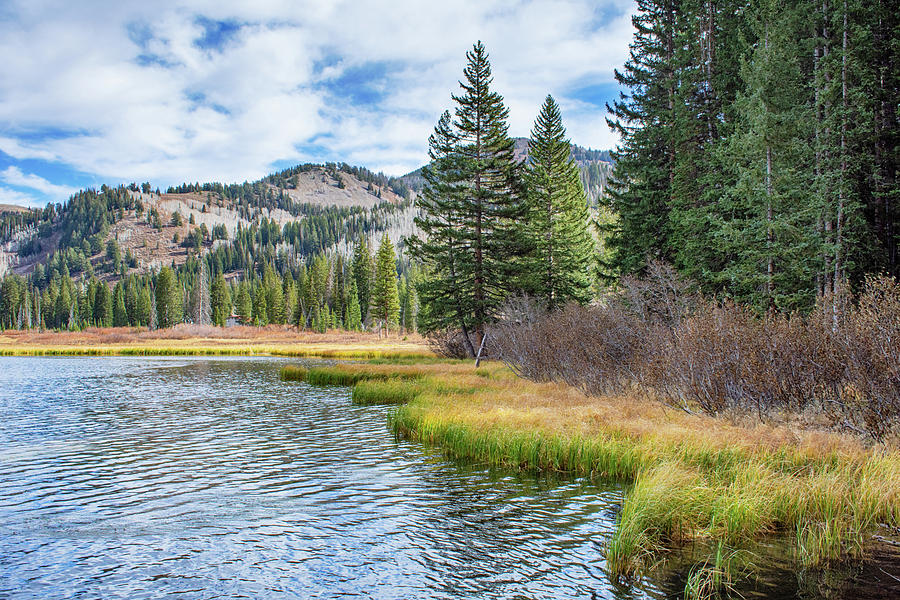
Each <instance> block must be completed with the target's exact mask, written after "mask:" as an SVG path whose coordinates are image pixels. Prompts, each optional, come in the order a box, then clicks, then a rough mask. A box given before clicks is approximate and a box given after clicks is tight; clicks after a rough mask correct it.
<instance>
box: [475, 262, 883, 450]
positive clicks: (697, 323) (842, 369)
mask: <svg viewBox="0 0 900 600" xmlns="http://www.w3.org/2000/svg"><path fill="white" fill-rule="evenodd" d="M505 315H506V318H505V319H504V320H503V321H501V322H500V323H498V324H497V325H496V326H494V327H493V328H492V330H491V333H490V336H491V337H490V339H491V341H492V348H491V349H492V352H493V353H494V354H495V355H496V356H497V357H498V358H500V359H501V360H503V361H504V362H506V363H507V364H509V365H510V366H511V367H512V368H513V369H514V370H515V371H516V372H517V373H519V374H521V375H522V376H524V377H528V378H530V379H535V380H544V381H546V380H558V381H565V382H567V383H569V384H571V385H574V386H577V387H579V388H581V389H583V390H585V391H587V392H588V393H606V392H610V391H616V390H620V389H622V388H623V387H625V386H628V385H635V384H636V385H640V386H642V387H643V388H644V389H646V390H648V391H653V392H654V393H655V395H656V396H659V397H663V398H666V399H667V401H669V402H672V403H673V404H676V405H678V406H681V407H682V408H684V409H686V410H701V411H703V412H706V413H708V414H719V413H722V412H726V411H727V412H730V413H744V414H755V415H756V416H758V417H759V418H760V419H771V418H776V417H778V416H782V415H785V414H797V413H808V412H810V411H812V412H815V413H817V414H824V415H826V416H828V417H830V419H831V423H832V425H833V426H834V427H835V428H837V429H849V430H853V431H856V432H858V433H864V434H866V435H869V436H871V437H872V438H874V439H876V440H884V439H885V438H886V437H888V436H890V435H892V434H893V433H897V432H900V285H898V283H897V282H896V281H894V280H893V279H889V278H872V279H870V280H868V281H867V282H866V284H865V287H864V289H863V291H862V293H861V294H860V295H859V296H858V298H856V299H855V302H851V299H850V298H849V295H848V294H846V293H842V294H838V295H837V296H836V297H828V298H824V299H823V300H822V301H821V302H820V303H819V305H818V306H817V307H816V309H815V310H814V311H813V312H812V314H810V315H807V316H801V315H797V314H791V315H786V314H777V313H770V314H767V315H765V316H762V317H760V316H759V315H757V314H755V313H753V312H752V311H751V310H750V309H748V308H745V307H742V306H738V305H735V304H732V303H715V302H711V301H709V300H705V299H703V298H702V297H701V296H699V295H698V294H696V293H694V292H693V291H692V290H691V287H690V286H689V285H688V284H686V283H685V282H683V281H680V280H679V279H678V278H677V276H676V275H675V274H674V272H673V271H671V269H669V268H666V267H663V266H660V265H656V266H654V267H653V268H652V269H651V273H650V277H648V278H646V279H643V280H637V279H632V280H626V281H625V282H624V284H623V286H622V290H621V292H620V293H619V294H616V295H613V296H611V297H609V298H607V299H605V301H604V302H603V303H602V304H598V305H594V306H590V307H581V306H577V305H569V306H566V307H564V308H562V309H561V310H558V311H555V312H553V313H549V314H548V313H547V312H546V311H545V310H544V309H543V307H541V306H540V305H539V304H536V303H535V302H533V301H530V300H528V299H525V298H520V299H516V300H514V301H513V302H511V303H510V304H509V306H508V307H507V310H506V311H505Z"/></svg>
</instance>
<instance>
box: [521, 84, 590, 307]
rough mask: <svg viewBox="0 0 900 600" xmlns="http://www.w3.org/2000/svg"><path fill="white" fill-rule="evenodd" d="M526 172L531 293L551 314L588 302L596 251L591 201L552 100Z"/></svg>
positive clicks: (543, 110)
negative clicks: (543, 303)
mask: <svg viewBox="0 0 900 600" xmlns="http://www.w3.org/2000/svg"><path fill="white" fill-rule="evenodd" d="M528 155H529V158H530V161H531V164H530V167H529V169H528V171H527V172H526V177H525V181H526V183H527V188H528V194H527V214H526V220H525V232H526V235H527V236H528V239H529V241H530V243H531V244H533V247H532V248H531V252H530V253H529V256H528V273H527V286H526V287H527V289H528V291H529V292H530V293H532V294H534V295H535V296H537V297H539V298H541V299H543V301H544V302H545V304H546V306H547V309H548V310H553V309H555V308H557V307H558V306H561V305H563V304H565V303H567V302H569V301H575V302H580V303H582V304H584V303H586V302H588V301H589V300H590V298H591V273H592V271H593V266H594V260H595V254H596V249H595V246H594V240H593V238H592V237H591V232H590V231H589V230H588V222H589V221H588V210H587V198H586V197H585V194H584V189H583V188H582V186H581V180H580V178H579V172H578V166H577V165H576V164H575V161H574V160H573V159H572V156H571V145H570V143H569V140H568V139H566V129H565V127H563V123H562V114H561V113H560V111H559V106H558V105H557V104H556V101H555V100H553V97H552V96H547V98H546V99H545V100H544V104H543V106H542V107H541V113H540V114H539V115H538V118H537V120H536V121H535V123H534V129H532V131H531V143H530V144H529V146H528Z"/></svg>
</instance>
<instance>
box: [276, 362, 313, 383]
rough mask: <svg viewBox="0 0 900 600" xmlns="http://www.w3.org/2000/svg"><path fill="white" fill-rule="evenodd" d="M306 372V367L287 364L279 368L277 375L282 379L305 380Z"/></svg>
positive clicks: (307, 372) (307, 370)
mask: <svg viewBox="0 0 900 600" xmlns="http://www.w3.org/2000/svg"><path fill="white" fill-rule="evenodd" d="M308 374H309V369H307V368H306V367H300V366H296V365H287V366H286V367H282V368H281V371H280V372H279V374H278V375H279V377H280V378H281V380H282V381H306V376H307V375H308Z"/></svg>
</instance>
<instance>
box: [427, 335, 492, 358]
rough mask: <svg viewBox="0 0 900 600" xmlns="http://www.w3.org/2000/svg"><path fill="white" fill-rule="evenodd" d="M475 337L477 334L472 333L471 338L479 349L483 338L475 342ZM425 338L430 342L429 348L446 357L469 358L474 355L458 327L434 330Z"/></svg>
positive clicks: (473, 344) (476, 348)
mask: <svg viewBox="0 0 900 600" xmlns="http://www.w3.org/2000/svg"><path fill="white" fill-rule="evenodd" d="M474 338H475V336H473V335H471V334H470V336H469V340H470V341H471V342H472V347H474V348H475V350H476V351H477V350H478V346H479V343H480V341H481V340H479V341H478V342H475V341H474ZM425 340H426V341H427V342H428V348H429V349H430V350H431V351H432V352H434V353H435V354H437V355H438V356H442V357H444V358H469V357H471V356H472V353H471V351H470V350H469V346H468V345H467V344H466V337H465V334H464V333H463V332H462V331H459V330H456V329H445V330H440V331H432V332H431V333H429V334H428V335H427V336H425Z"/></svg>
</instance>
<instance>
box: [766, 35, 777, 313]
mask: <svg viewBox="0 0 900 600" xmlns="http://www.w3.org/2000/svg"><path fill="white" fill-rule="evenodd" d="M765 44H766V46H765V48H766V51H768V50H769V26H768V24H767V25H766V40H765ZM773 241H774V236H773V230H772V145H771V144H769V143H768V142H767V143H766V295H767V297H768V304H769V307H770V308H771V307H773V306H774V305H775V293H774V292H775V285H774V283H775V257H774V256H773V255H772V247H773Z"/></svg>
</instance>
